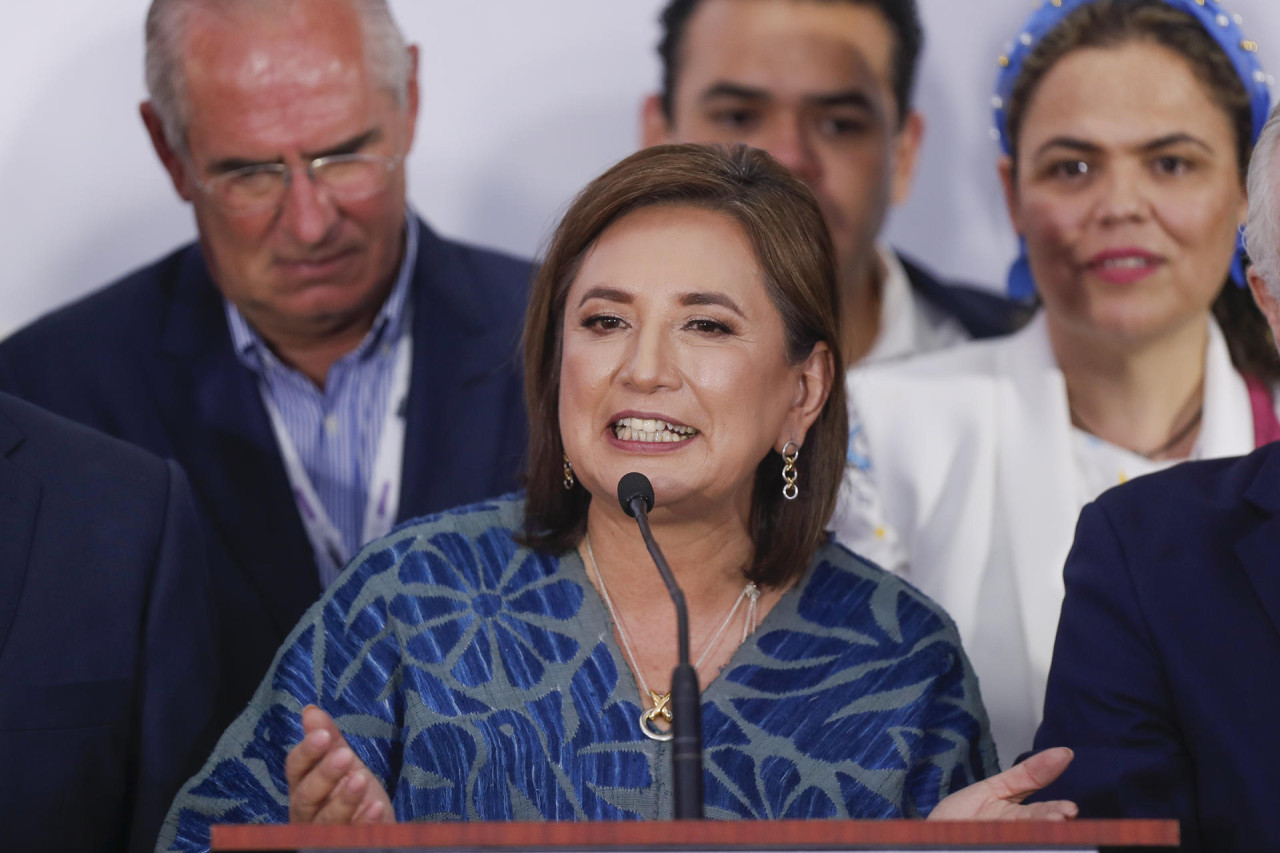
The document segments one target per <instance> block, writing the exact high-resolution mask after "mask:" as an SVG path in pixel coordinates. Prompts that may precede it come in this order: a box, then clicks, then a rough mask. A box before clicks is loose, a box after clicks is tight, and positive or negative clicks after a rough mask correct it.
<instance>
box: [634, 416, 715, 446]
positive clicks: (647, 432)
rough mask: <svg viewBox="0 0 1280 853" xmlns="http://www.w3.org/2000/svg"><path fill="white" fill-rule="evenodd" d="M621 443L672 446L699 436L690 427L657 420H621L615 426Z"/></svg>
mask: <svg viewBox="0 0 1280 853" xmlns="http://www.w3.org/2000/svg"><path fill="white" fill-rule="evenodd" d="M613 431H614V434H615V435H616V436H617V437H618V439H619V440H620V441H646V442H651V443H652V442H657V443H664V444H670V443H672V442H679V441H687V440H688V439H690V438H693V436H695V435H697V434H698V431H697V430H696V429H694V428H693V427H690V426H683V425H680V424H673V423H668V422H667V421H663V420H657V419H655V418H621V419H619V420H618V422H617V423H615V424H614V425H613Z"/></svg>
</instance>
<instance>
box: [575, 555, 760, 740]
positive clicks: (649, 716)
mask: <svg viewBox="0 0 1280 853" xmlns="http://www.w3.org/2000/svg"><path fill="white" fill-rule="evenodd" d="M586 541H587V556H588V557H590V558H591V568H592V570H593V571H595V574H596V583H597V584H599V586H600V597H601V598H603V599H604V606H605V607H607V608H609V615H610V616H612V617H613V624H614V625H616V626H617V628H618V638H619V639H620V640H622V649H623V651H625V652H626V653H627V659H628V660H629V661H631V668H632V669H633V670H635V673H636V678H637V679H639V681H640V689H641V690H643V691H644V692H645V693H646V694H648V696H649V701H650V702H652V703H653V707H651V708H649V709H648V710H646V711H641V712H640V731H642V732H644V734H645V736H646V737H648V738H650V739H652V740H661V741H666V740H671V738H672V734H671V691H667V692H666V693H659V692H657V691H656V690H650V689H649V685H648V684H647V683H646V682H645V680H644V673H642V672H641V671H640V664H638V663H636V654H635V652H634V651H633V650H632V648H631V638H630V637H629V636H627V629H626V627H625V626H624V625H623V624H622V617H621V616H620V615H619V614H618V610H617V608H615V607H614V606H613V599H611V598H610V597H609V590H608V588H607V587H606V586H605V585H604V575H602V574H600V565H599V564H598V563H597V562H596V552H595V551H593V550H592V549H591V534H587V535H586ZM743 599H747V601H748V603H747V621H746V622H745V623H743V626H742V641H741V642H746V639H747V637H749V636H750V635H751V632H752V631H754V630H755V629H756V602H758V601H759V600H760V588H759V587H758V586H756V585H755V584H754V583H753V582H751V581H747V585H746V586H745V587H743V588H742V592H741V593H740V594H739V595H738V598H737V599H736V600H735V601H734V602H733V607H731V608H730V609H729V615H728V616H725V617H724V621H723V622H721V623H720V627H719V628H717V629H716V632H715V634H714V635H712V637H711V640H710V641H709V642H708V643H707V646H706V648H704V649H703V650H702V654H701V655H699V656H698V660H697V662H696V663H695V664H694V665H693V668H694V669H695V670H696V669H697V668H698V667H700V666H702V662H703V661H704V660H706V659H707V655H709V654H711V650H712V649H714V648H715V647H716V644H717V643H719V642H720V638H721V637H722V636H723V635H724V632H725V630H726V629H727V628H728V627H729V623H731V622H732V621H733V617H734V616H735V615H736V614H737V612H738V608H739V607H741V606H742V600H743ZM659 718H661V719H662V720H664V721H665V723H666V728H665V729H657V728H654V725H655V724H656V723H657V721H658V719H659Z"/></svg>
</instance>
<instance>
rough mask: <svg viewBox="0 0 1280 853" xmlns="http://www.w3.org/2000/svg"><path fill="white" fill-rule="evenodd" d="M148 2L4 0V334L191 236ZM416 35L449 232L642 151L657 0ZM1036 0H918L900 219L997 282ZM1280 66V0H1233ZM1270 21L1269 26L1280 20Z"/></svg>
mask: <svg viewBox="0 0 1280 853" xmlns="http://www.w3.org/2000/svg"><path fill="white" fill-rule="evenodd" d="M146 6H147V0H111V2H109V3H107V2H103V0H54V2H49V3H34V2H29V3H18V2H10V3H9V7H8V10H7V15H6V19H7V22H8V23H7V25H6V26H5V28H4V29H3V31H2V32H0V80H3V81H4V82H3V83H0V258H2V259H3V262H4V270H3V272H2V273H0V336H3V335H4V334H6V333H7V332H9V331H11V330H13V329H14V328H17V327H18V326H20V325H22V324H24V323H26V322H27V321H29V320H31V319H33V318H34V317H36V316H38V315H40V314H42V313H44V312H45V311H47V310H49V309H50V308H52V307H54V306H57V305H60V304H62V303H64V302H66V301H68V300H70V299H72V298H74V297H76V296H79V295H81V294H83V293H85V292H87V291H89V290H91V289H94V288H96V287H98V286H99V285H101V284H103V283H105V282H107V281H109V280H110V279H112V278H115V277H116V276H118V275H120V274H121V273H123V272H126V271H127V270H129V269H132V268H134V267H136V266H138V265H140V264H142V263H143V262H146V261H149V260H151V259H152V258H154V257H156V256H158V255H159V254H160V253H162V252H165V251H167V250H168V249H170V248H171V247H173V246H176V245H177V244H179V243H181V242H183V241H185V240H188V239H190V238H191V237H192V236H193V235H194V226H193V223H192V219H191V216H190V213H189V211H188V210H187V209H186V208H185V207H184V206H183V205H182V204H181V203H180V202H179V201H178V200H177V198H176V197H175V196H174V195H173V192H172V190H171V189H170V187H169V185H168V183H167V180H166V178H165V176H164V173H163V171H162V170H161V168H160V166H159V164H158V162H157V161H156V160H155V157H154V155H153V154H152V153H151V149H150V145H149V143H148V142H147V139H146V135H145V133H144V131H143V128H142V123H141V121H140V120H139V119H138V116H137V104H138V103H139V101H141V100H142V98H143V96H144V89H143V84H142V20H143V16H144V13H145V10H146ZM392 6H393V8H394V10H395V12H396V15H397V17H398V19H399V21H400V23H401V26H402V27H403V29H404V31H405V33H406V35H407V36H408V38H409V39H410V40H411V41H414V42H416V43H418V44H420V45H421V46H422V53H423V66H422V77H421V81H422V89H423V104H422V111H421V113H420V117H419V124H418V141H417V144H416V147H415V149H414V151H413V155H412V157H411V158H410V163H409V170H410V171H409V175H410V197H411V199H412V200H413V202H414V204H415V205H416V206H417V207H418V209H419V210H420V211H421V212H422V213H423V214H424V215H425V216H426V217H427V219H428V220H429V221H430V222H431V223H432V224H433V225H434V226H435V227H436V228H437V229H438V230H440V231H441V232H443V233H445V234H447V235H450V236H454V237H459V238H463V239H466V240H470V241H472V242H476V243H480V244H484V245H490V246H495V247H500V248H504V249H507V250H509V251H512V252H516V253H519V254H523V255H533V254H536V253H537V252H538V251H539V250H540V248H541V246H542V244H543V242H544V240H545V238H546V235H547V232H548V230H549V228H550V227H551V225H552V224H554V222H555V219H556V216H557V214H558V213H559V212H560V211H561V210H563V208H564V206H565V204H566V203H567V202H568V200H569V199H570V198H571V197H572V195H573V193H574V192H576V191H577V189H578V188H579V187H581V186H582V185H583V184H584V183H586V181H588V180H589V179H590V178H592V177H593V176H595V175H596V174H597V173H598V172H600V171H602V170H603V169H604V168H605V167H606V166H607V165H609V164H610V163H612V162H614V161H616V160H618V159H619V158H621V157H623V156H625V155H626V154H627V153H629V152H630V151H632V150H633V149H634V147H635V145H636V142H637V139H638V113H639V103H640V100H641V98H642V96H643V95H644V94H645V93H647V92H649V91H651V90H652V89H653V88H654V87H655V86H656V84H657V79H658V63H657V59H656V56H655V54H654V49H653V48H654V44H655V43H656V41H657V26H656V23H655V18H656V15H657V10H658V9H659V8H660V6H661V2H660V0H608V2H606V1H605V0H534V2H531V1H530V0H466V2H457V0H452V2H446V0H392ZM1030 6H1031V4H1030V3H1029V2H1028V0H921V7H922V12H923V15H924V18H925V28H926V41H927V45H926V49H925V57H924V66H923V68H922V71H921V77H920V80H919V83H918V84H917V99H918V102H919V105H920V107H921V108H922V110H923V111H924V113H925V116H926V119H927V122H928V132H927V134H926V139H925V148H924V160H923V163H922V165H921V169H920V172H919V175H918V178H917V182H916V186H915V190H914V192H913V194H912V197H911V199H910V201H909V202H908V203H907V204H906V205H904V206H903V207H902V208H901V209H900V210H898V211H897V212H896V213H895V214H894V215H893V218H892V221H891V223H890V227H889V236H890V238H891V239H892V240H893V242H895V243H896V244H897V245H899V246H900V247H902V248H904V249H906V250H907V251H909V252H911V253H913V254H915V255H916V256H917V257H920V258H922V259H923V260H925V261H926V262H927V263H929V264H930V265H932V266H933V267H935V268H936V269H937V270H938V271H939V272H941V273H943V274H946V275H950V276H954V277H959V278H967V279H969V280H972V281H976V282H979V283H984V284H988V285H991V286H995V285H997V284H998V283H999V282H1001V281H1002V280H1003V275H1004V269H1005V267H1006V266H1007V264H1008V262H1009V259H1010V257H1011V255H1012V251H1013V238H1012V236H1011V234H1010V231H1009V227H1008V224H1007V221H1006V218H1005V213H1004V205H1003V201H1002V199H1001V196H1000V191H999V185H998V183H997V181H996V178H995V166H994V164H995V157H996V153H997V152H996V146H995V143H994V142H993V141H992V140H991V138H990V135H989V129H990V124H991V119H990V111H989V106H988V104H989V100H990V87H991V85H992V81H993V78H994V71H995V57H996V55H997V54H998V53H999V52H1000V49H1001V46H1002V45H1003V44H1004V43H1005V42H1006V41H1008V40H1009V39H1010V38H1011V37H1012V36H1013V34H1014V31H1015V29H1016V28H1017V26H1018V25H1019V24H1021V22H1022V17H1023V16H1024V15H1026V14H1027V13H1028V11H1029V8H1030ZM1228 6H1229V7H1230V8H1232V9H1233V10H1234V11H1238V12H1240V13H1241V14H1243V15H1244V17H1245V30H1246V33H1247V34H1248V35H1249V36H1250V37H1251V38H1253V39H1255V40H1257V41H1259V42H1260V43H1261V44H1262V51H1263V58H1264V61H1266V63H1267V67H1268V68H1269V69H1271V70H1273V71H1275V70H1276V69H1277V68H1280V4H1276V3H1275V2H1274V0H1229V2H1228ZM1273 34H1274V37H1273Z"/></svg>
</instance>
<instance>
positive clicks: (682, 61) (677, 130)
mask: <svg viewBox="0 0 1280 853" xmlns="http://www.w3.org/2000/svg"><path fill="white" fill-rule="evenodd" d="M661 23H662V28H663V35H662V41H661V43H660V44H659V47H658V53H659V55H660V57H661V59H662V65H663V76H662V91H661V93H660V94H656V95H652V96H650V97H649V98H648V99H647V100H646V101H645V104H644V108H643V136H644V143H645V144H646V145H653V144H657V143H660V142H745V143H747V144H749V145H753V146H755V147H757V148H763V149H765V150H767V151H768V152H769V153H770V154H772V155H773V156H774V157H776V158H777V159H778V160H779V161H781V162H782V163H783V164H784V165H786V166H787V167H788V168H789V169H791V170H792V172H794V173H795V175H796V176H797V177H799V178H800V179H801V180H803V181H804V182H805V183H806V184H808V185H809V187H810V189H812V190H813V192H814V195H815V196H817V199H818V203H819V205H820V206H821V208H822V211H823V214H824V216H825V218H826V221H827V227H828V228H829V229H830V231H831V237H832V241H833V243H834V245H835V249H836V262H837V264H838V267H839V268H838V270H837V280H838V282H839V286H840V289H841V312H842V315H843V319H842V323H843V329H842V340H841V343H842V345H843V348H844V355H845V359H846V361H847V362H848V364H850V365H851V364H853V363H855V362H863V363H870V362H873V361H882V360H886V359H890V358H897V357H901V356H904V355H909V354H912V353H917V352H926V351H929V350H934V349H939V348H941V347H944V346H948V345H951V344H954V343H958V342H960V341H963V340H967V339H969V338H982V337H991V336H995V335H1001V334H1006V333H1008V332H1011V331H1013V330H1014V329H1015V328H1016V327H1017V326H1018V325H1020V323H1021V322H1022V321H1023V320H1024V319H1025V317H1026V309H1025V308H1023V307H1022V306H1018V305H1015V304H1013V303H1011V302H1009V301H1007V300H1005V299H1002V298H1000V297H999V296H996V295H995V294H992V293H989V292H985V291H981V290H977V289H974V288H968V287H960V286H956V285H944V284H942V283H940V282H938V281H937V280H936V279H934V278H933V277H932V276H931V275H930V274H929V273H927V272H925V271H924V270H923V269H921V268H920V267H919V266H917V265H916V264H914V263H912V262H910V261H908V260H906V259H905V258H902V257H901V256H899V255H898V254H897V253H896V252H895V251H894V250H893V249H891V248H889V247H888V246H887V245H885V244H883V243H878V242H877V236H878V235H879V233H880V229H881V227H882V226H883V225H884V221H885V216H886V214H887V212H888V210H889V207H890V206H891V205H892V204H896V203H900V202H902V201H903V200H905V198H906V197H907V193H908V191H909V190H910V187H911V180H912V176H913V174H914V171H915V164H916V155H917V153H918V152H919V150H920V143H921V139H922V137H923V134H924V120H923V118H922V117H921V115H920V114H919V113H918V112H916V111H915V110H914V109H912V104H911V95H912V87H913V84H914V82H915V76H916V69H917V65H918V61H919V57H920V49H921V44H922V32H921V28H920V18H919V14H918V12H917V9H916V4H915V3H914V2H913V0H825V1H824V0H672V2H670V3H669V4H668V5H667V6H666V8H665V9H664V10H663V13H662V17H661Z"/></svg>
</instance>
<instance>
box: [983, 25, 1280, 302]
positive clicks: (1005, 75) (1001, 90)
mask: <svg viewBox="0 0 1280 853" xmlns="http://www.w3.org/2000/svg"><path fill="white" fill-rule="evenodd" d="M1092 2H1095V0H1043V2H1041V4H1040V5H1039V7H1037V9H1036V10H1035V11H1034V12H1033V13H1032V14H1031V17H1030V18H1029V19H1028V20H1027V23H1026V24H1025V25H1024V26H1023V27H1022V29H1021V30H1020V31H1019V33H1018V36H1017V38H1016V39H1015V40H1014V41H1013V43H1012V44H1010V45H1009V46H1008V49H1007V51H1006V53H1005V54H1004V55H1002V56H1001V57H1000V58H999V59H998V60H997V61H998V62H999V65H1000V73H999V75H998V76H997V77H996V93H995V96H994V97H993V98H992V99H991V105H992V107H994V108H995V119H996V124H995V131H994V133H995V136H996V138H997V139H998V140H999V142H1000V148H1001V149H1002V150H1003V151H1004V153H1005V154H1006V155H1011V154H1012V153H1013V145H1012V141H1011V140H1010V139H1009V134H1008V127H1007V126H1006V121H1007V118H1008V117H1007V116H1006V114H1005V110H1006V108H1007V107H1008V104H1009V99H1010V97H1011V96H1012V95H1013V87H1014V84H1016V83H1017V81H1018V77H1019V76H1021V74H1022V65H1023V63H1024V62H1025V61H1026V59H1027V57H1028V56H1030V55H1031V52H1032V51H1033V50H1035V48H1036V45H1038V44H1039V43H1040V40H1041V39H1042V38H1044V37H1045V36H1046V35H1048V34H1049V33H1050V32H1052V31H1053V30H1054V29H1055V28H1056V27H1057V26H1058V24H1060V23H1061V22H1062V20H1063V19H1064V18H1066V17H1067V16H1068V15H1070V14H1071V13H1072V12H1073V11H1075V10H1076V9H1078V8H1080V7H1081V6H1087V5H1088V4H1090V3H1092ZM1161 2H1163V3H1164V4H1165V5H1166V6H1171V7H1173V8H1174V9H1178V10H1181V11H1183V12H1186V13H1187V14H1188V15H1190V16H1191V17H1193V18H1194V19H1195V20H1196V21H1197V22H1198V23H1199V24H1200V25H1201V26H1202V27H1204V30H1205V32H1207V33H1208V34H1209V36H1210V37H1212V38H1213V40H1214V41H1215V42H1217V44H1218V46H1219V47H1221V48H1222V50H1223V51H1224V52H1225V53H1226V54H1227V56H1228V57H1229V58H1230V59H1231V64H1232V66H1234V67H1235V70H1236V73H1237V74H1238V75H1240V82H1241V83H1243V84H1244V88H1245V91H1246V92H1248V94H1249V103H1250V107H1251V112H1252V116H1253V141H1255V142H1256V141H1257V139H1258V134H1259V133H1261V132H1262V126H1263V125H1264V124H1266V122H1267V116H1268V115H1269V114H1270V112H1271V85H1272V84H1273V83H1274V82H1275V79H1274V78H1272V77H1271V76H1269V75H1268V74H1267V73H1266V71H1264V70H1263V68H1262V63H1260V62H1259V61H1258V44H1257V42H1254V41H1251V40H1249V39H1247V38H1245V36H1244V33H1243V32H1241V30H1240V25H1241V23H1242V22H1241V19H1240V16H1239V15H1232V14H1229V13H1228V12H1226V11H1225V10H1224V9H1223V8H1222V6H1221V4H1220V3H1219V0H1161ZM1018 249H1019V251H1018V259H1017V260H1016V261H1014V263H1013V266H1012V267H1010V269H1009V282H1008V289H1009V296H1010V297H1012V298H1014V299H1020V300H1029V299H1031V298H1032V297H1033V296H1034V295H1035V281H1034V280H1033V279H1032V277H1031V267H1030V265H1029V264H1028V263H1027V246H1026V242H1025V241H1024V240H1021V239H1020V240H1019V241H1018ZM1231 279H1232V280H1233V281H1234V282H1235V283H1236V284H1237V285H1239V286H1240V287H1244V286H1245V276H1244V235H1243V234H1241V236H1240V243H1239V245H1238V246H1237V248H1236V253H1235V256H1234V258H1233V259H1232V262H1231Z"/></svg>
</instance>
